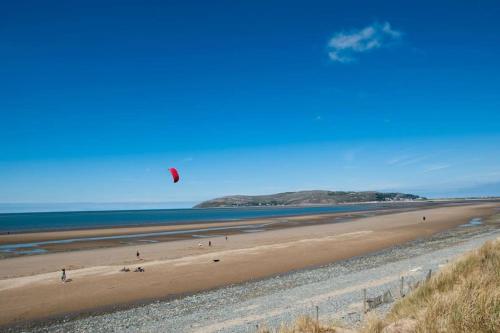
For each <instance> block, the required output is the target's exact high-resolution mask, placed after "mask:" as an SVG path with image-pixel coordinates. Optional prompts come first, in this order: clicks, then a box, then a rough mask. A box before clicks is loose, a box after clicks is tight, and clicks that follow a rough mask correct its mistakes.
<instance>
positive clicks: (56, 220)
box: [0, 204, 394, 233]
mask: <svg viewBox="0 0 500 333" xmlns="http://www.w3.org/2000/svg"><path fill="white" fill-rule="evenodd" d="M391 206H392V207H394V205H391ZM384 207H387V205H384V204H356V205H339V206H321V207H266V208H210V209H151V210H119V211H85V212H54V213H49V212H44V213H10V214H0V232H2V233H5V232H17V231H39V230H58V229H84V228H97V227H114V226H132V225H134V226H136V225H152V224H183V223H189V222H200V221H210V222H212V221H213V222H217V221H230V220H245V219H252V218H259V217H260V218H262V217H278V216H292V215H307V214H322V213H323V214H325V213H334V212H355V211H364V210H371V209H381V208H384Z"/></svg>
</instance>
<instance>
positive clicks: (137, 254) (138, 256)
mask: <svg viewBox="0 0 500 333" xmlns="http://www.w3.org/2000/svg"><path fill="white" fill-rule="evenodd" d="M135 255H136V256H137V259H139V258H140V256H141V254H140V253H139V250H137V253H136V254H135Z"/></svg>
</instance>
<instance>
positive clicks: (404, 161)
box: [387, 155, 429, 166]
mask: <svg viewBox="0 0 500 333" xmlns="http://www.w3.org/2000/svg"><path fill="white" fill-rule="evenodd" d="M428 158H429V156H428V155H418V156H412V155H402V156H396V157H394V158H392V159H390V160H388V161H387V164H389V165H395V166H406V165H412V164H415V163H418V162H422V161H424V160H426V159H428Z"/></svg>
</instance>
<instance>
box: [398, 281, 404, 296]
mask: <svg viewBox="0 0 500 333" xmlns="http://www.w3.org/2000/svg"><path fill="white" fill-rule="evenodd" d="M404 281H405V278H404V276H402V277H401V285H400V286H399V295H400V296H401V297H404V296H405V294H404V286H405V285H404Z"/></svg>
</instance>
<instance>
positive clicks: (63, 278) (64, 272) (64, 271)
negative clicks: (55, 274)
mask: <svg viewBox="0 0 500 333" xmlns="http://www.w3.org/2000/svg"><path fill="white" fill-rule="evenodd" d="M61 281H62V282H66V269H65V268H63V269H62V275H61Z"/></svg>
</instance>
